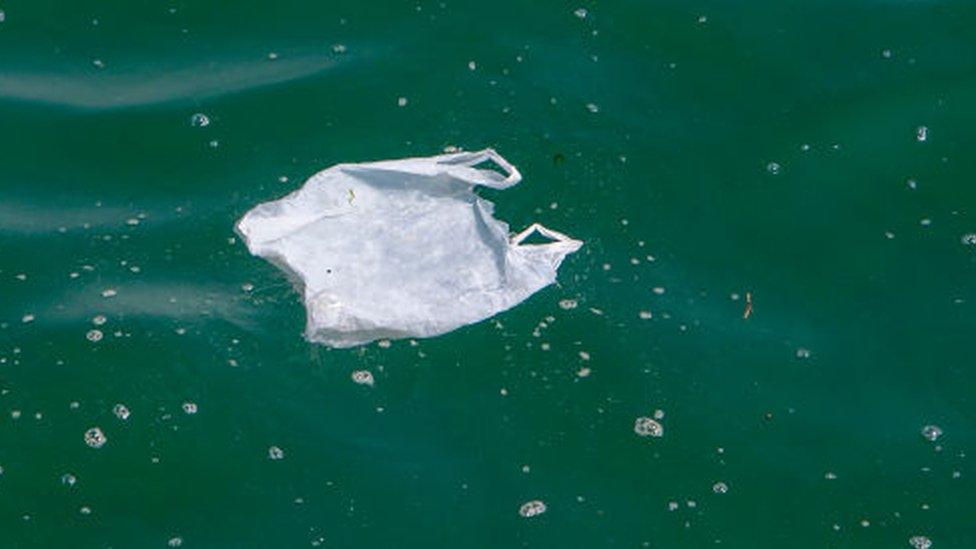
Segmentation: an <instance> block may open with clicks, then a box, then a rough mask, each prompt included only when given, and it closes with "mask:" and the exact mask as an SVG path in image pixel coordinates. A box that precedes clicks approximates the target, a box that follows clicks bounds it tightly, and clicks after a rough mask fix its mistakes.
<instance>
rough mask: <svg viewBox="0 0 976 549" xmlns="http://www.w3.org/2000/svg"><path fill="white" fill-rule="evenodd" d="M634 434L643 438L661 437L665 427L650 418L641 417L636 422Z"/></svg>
mask: <svg viewBox="0 0 976 549" xmlns="http://www.w3.org/2000/svg"><path fill="white" fill-rule="evenodd" d="M634 433H636V434H637V436H641V437H655V438H657V437H661V436H663V435H664V426H663V425H661V424H660V423H658V422H657V421H655V420H654V419H651V418H649V417H643V416H642V417H639V418H637V419H636V420H635V421H634Z"/></svg>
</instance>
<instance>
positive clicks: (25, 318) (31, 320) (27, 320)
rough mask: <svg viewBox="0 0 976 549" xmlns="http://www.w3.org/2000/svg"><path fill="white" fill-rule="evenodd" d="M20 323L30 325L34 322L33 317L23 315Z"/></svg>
mask: <svg viewBox="0 0 976 549" xmlns="http://www.w3.org/2000/svg"><path fill="white" fill-rule="evenodd" d="M20 321H21V322H23V323H24V324H30V323H31V322H34V315H24V318H21V319H20Z"/></svg>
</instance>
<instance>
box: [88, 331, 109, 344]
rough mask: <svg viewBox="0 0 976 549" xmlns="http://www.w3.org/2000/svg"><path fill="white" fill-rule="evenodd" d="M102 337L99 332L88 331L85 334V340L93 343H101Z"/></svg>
mask: <svg viewBox="0 0 976 549" xmlns="http://www.w3.org/2000/svg"><path fill="white" fill-rule="evenodd" d="M104 335H105V334H103V333H102V331H101V330H88V333H86V334H85V339H87V340H88V341H91V342H92V343H95V342H98V341H101V340H102V337H104Z"/></svg>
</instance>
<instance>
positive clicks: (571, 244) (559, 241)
mask: <svg viewBox="0 0 976 549" xmlns="http://www.w3.org/2000/svg"><path fill="white" fill-rule="evenodd" d="M534 232H538V233H539V234H541V235H542V236H545V237H547V238H551V239H552V240H553V242H547V243H545V244H526V246H547V247H551V248H565V249H572V250H577V249H579V247H580V246H582V245H583V243H582V242H580V241H579V240H575V239H573V238H570V237H568V236H566V235H564V234H563V233H560V232H558V231H554V230H552V229H549V228H546V227H543V226H542V225H540V224H538V223H533V224H531V225H529V227H528V228H527V229H525V230H524V231H522V232H520V233H518V234H517V235H515V236H513V237H512V245H513V246H518V245H520V244H521V243H522V242H523V241H524V240H525V239H526V238H528V237H529V236H531V235H532V233H534Z"/></svg>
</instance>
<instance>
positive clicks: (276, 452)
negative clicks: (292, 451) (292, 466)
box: [268, 446, 285, 460]
mask: <svg viewBox="0 0 976 549" xmlns="http://www.w3.org/2000/svg"><path fill="white" fill-rule="evenodd" d="M284 458H285V451H284V450H282V449H281V448H278V447H277V446H272V447H270V448H268V459H273V460H279V459H284Z"/></svg>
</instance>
